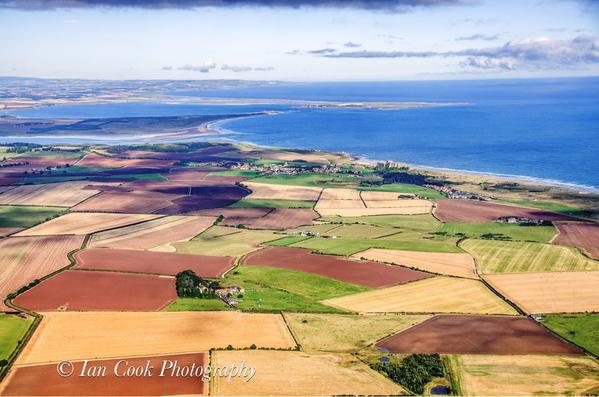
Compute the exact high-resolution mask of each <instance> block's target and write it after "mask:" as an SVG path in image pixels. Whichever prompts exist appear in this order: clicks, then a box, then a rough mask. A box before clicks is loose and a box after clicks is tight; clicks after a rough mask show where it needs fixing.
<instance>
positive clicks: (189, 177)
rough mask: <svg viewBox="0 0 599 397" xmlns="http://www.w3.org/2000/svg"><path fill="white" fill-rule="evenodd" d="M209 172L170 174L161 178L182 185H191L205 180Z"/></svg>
mask: <svg viewBox="0 0 599 397" xmlns="http://www.w3.org/2000/svg"><path fill="white" fill-rule="evenodd" d="M208 174H210V172H201V171H200V172H176V173H172V174H163V175H162V176H163V177H165V178H166V179H168V180H169V181H172V182H181V183H182V184H183V185H188V184H193V182H199V181H203V180H204V179H206V176H208Z"/></svg>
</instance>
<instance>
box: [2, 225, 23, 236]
mask: <svg viewBox="0 0 599 397" xmlns="http://www.w3.org/2000/svg"><path fill="white" fill-rule="evenodd" d="M23 229H25V228H24V227H0V237H6V236H8V235H11V234H15V233H18V232H20V231H21V230H23Z"/></svg>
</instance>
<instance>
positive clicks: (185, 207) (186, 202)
mask: <svg viewBox="0 0 599 397" xmlns="http://www.w3.org/2000/svg"><path fill="white" fill-rule="evenodd" d="M171 201H172V203H173V204H174V205H172V206H170V207H166V208H164V209H161V210H159V211H156V213H157V214H165V215H179V214H184V213H186V212H191V211H198V210H204V209H210V208H219V207H226V206H228V205H231V204H233V203H234V202H236V201H237V199H234V198H215V197H205V196H186V197H180V198H176V199H173V200H171Z"/></svg>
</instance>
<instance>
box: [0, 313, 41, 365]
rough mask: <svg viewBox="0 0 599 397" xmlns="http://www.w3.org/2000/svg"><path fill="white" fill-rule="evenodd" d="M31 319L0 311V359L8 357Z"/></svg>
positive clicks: (27, 327)
mask: <svg viewBox="0 0 599 397" xmlns="http://www.w3.org/2000/svg"><path fill="white" fill-rule="evenodd" d="M32 321H33V320H32V319H26V318H22V317H19V316H15V315H12V314H4V313H0V360H6V359H8V357H9V356H10V355H11V354H12V352H13V351H14V350H15V349H16V348H17V346H18V342H19V340H21V338H22V337H23V335H25V332H27V330H28V329H29V326H30V325H31V323H32Z"/></svg>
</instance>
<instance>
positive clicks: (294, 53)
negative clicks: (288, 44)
mask: <svg viewBox="0 0 599 397" xmlns="http://www.w3.org/2000/svg"><path fill="white" fill-rule="evenodd" d="M299 53H300V50H293V51H291V52H286V53H285V55H297V54H299Z"/></svg>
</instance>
